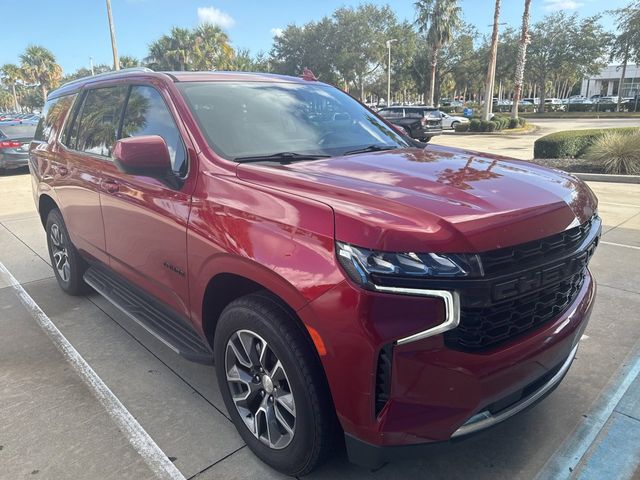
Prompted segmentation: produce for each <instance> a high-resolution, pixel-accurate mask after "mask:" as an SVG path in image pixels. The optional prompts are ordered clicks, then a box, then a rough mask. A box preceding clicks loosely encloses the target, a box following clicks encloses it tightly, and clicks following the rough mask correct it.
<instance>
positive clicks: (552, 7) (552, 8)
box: [542, 0, 584, 12]
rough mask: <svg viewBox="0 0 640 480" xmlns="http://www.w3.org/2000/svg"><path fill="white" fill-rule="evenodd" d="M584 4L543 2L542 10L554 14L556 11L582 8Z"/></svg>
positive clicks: (564, 0)
mask: <svg viewBox="0 0 640 480" xmlns="http://www.w3.org/2000/svg"><path fill="white" fill-rule="evenodd" d="M583 5H584V3H582V2H576V1H575V0H544V5H543V7H542V8H544V9H545V10H546V11H547V12H556V11H558V10H576V9H578V8H580V7H582V6H583Z"/></svg>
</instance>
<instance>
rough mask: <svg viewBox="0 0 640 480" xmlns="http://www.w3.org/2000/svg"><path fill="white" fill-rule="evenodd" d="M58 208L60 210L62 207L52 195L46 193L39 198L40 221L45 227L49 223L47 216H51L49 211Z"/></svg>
mask: <svg viewBox="0 0 640 480" xmlns="http://www.w3.org/2000/svg"><path fill="white" fill-rule="evenodd" d="M56 208H57V209H58V210H59V209H60V207H59V206H58V204H57V203H56V201H55V200H54V199H53V198H52V197H51V196H50V195H47V194H45V193H43V194H41V195H40V198H39V199H38V213H39V214H40V222H41V223H42V226H43V227H44V226H46V224H47V217H48V216H49V212H51V210H54V209H56Z"/></svg>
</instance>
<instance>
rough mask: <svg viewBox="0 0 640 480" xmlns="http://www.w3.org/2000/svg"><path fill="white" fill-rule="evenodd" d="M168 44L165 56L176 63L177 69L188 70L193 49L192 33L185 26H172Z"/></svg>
mask: <svg viewBox="0 0 640 480" xmlns="http://www.w3.org/2000/svg"><path fill="white" fill-rule="evenodd" d="M169 39H170V44H169V45H170V46H169V50H167V52H166V56H167V58H168V59H170V61H172V62H173V63H174V65H177V66H178V68H177V70H188V69H189V66H190V65H191V53H192V52H193V50H194V38H193V34H192V33H191V32H190V31H189V29H187V28H180V27H173V28H172V29H171V35H170V36H169Z"/></svg>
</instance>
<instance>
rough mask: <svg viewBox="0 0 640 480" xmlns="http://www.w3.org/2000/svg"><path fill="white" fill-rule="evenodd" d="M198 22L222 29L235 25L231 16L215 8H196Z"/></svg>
mask: <svg viewBox="0 0 640 480" xmlns="http://www.w3.org/2000/svg"><path fill="white" fill-rule="evenodd" d="M198 22H199V23H209V24H211V25H217V26H219V27H222V28H231V27H233V26H234V25H235V24H236V21H235V20H234V19H233V17H232V16H231V15H229V14H228V13H224V12H223V11H222V10H218V9H217V8H215V7H198Z"/></svg>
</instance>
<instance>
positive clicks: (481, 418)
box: [451, 344, 578, 438]
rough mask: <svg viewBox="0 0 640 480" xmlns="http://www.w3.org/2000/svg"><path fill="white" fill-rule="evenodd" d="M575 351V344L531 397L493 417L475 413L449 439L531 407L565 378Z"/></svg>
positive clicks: (484, 413)
mask: <svg viewBox="0 0 640 480" xmlns="http://www.w3.org/2000/svg"><path fill="white" fill-rule="evenodd" d="M577 351H578V345H577V344H576V346H575V347H573V350H571V353H569V356H568V357H567V359H566V360H565V361H564V363H563V364H562V367H560V370H558V371H557V372H556V374H555V375H554V376H553V377H551V379H549V381H548V382H547V383H545V384H544V385H543V386H542V387H540V388H539V389H538V390H536V391H535V392H533V393H532V394H531V395H529V396H528V397H526V398H525V399H523V400H520V401H519V402H518V403H516V404H514V405H512V406H511V407H509V408H508V409H506V410H503V411H502V412H500V413H498V414H497V415H493V414H491V412H488V411H486V410H485V411H482V412H479V413H476V414H475V415H473V416H472V417H471V418H469V419H468V420H467V421H466V422H465V423H464V424H463V425H462V426H461V427H460V428H458V429H457V430H456V431H455V432H453V435H451V438H456V437H461V436H463V435H468V434H470V433H474V432H477V431H479V430H484V429H485V428H488V427H491V426H492V425H495V424H497V423H500V422H502V421H504V420H506V419H507V418H510V417H512V416H513V415H515V414H516V413H519V412H521V411H522V410H524V409H525V408H527V407H529V406H531V405H532V404H533V403H535V402H536V401H537V400H539V399H540V398H541V397H542V396H543V395H545V394H546V393H547V392H548V391H549V390H551V389H552V388H553V387H555V386H556V385H557V384H558V383H560V381H561V380H562V378H563V377H564V376H565V374H566V373H567V371H568V370H569V367H570V366H571V363H572V362H573V359H574V358H575V356H576V352H577Z"/></svg>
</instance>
